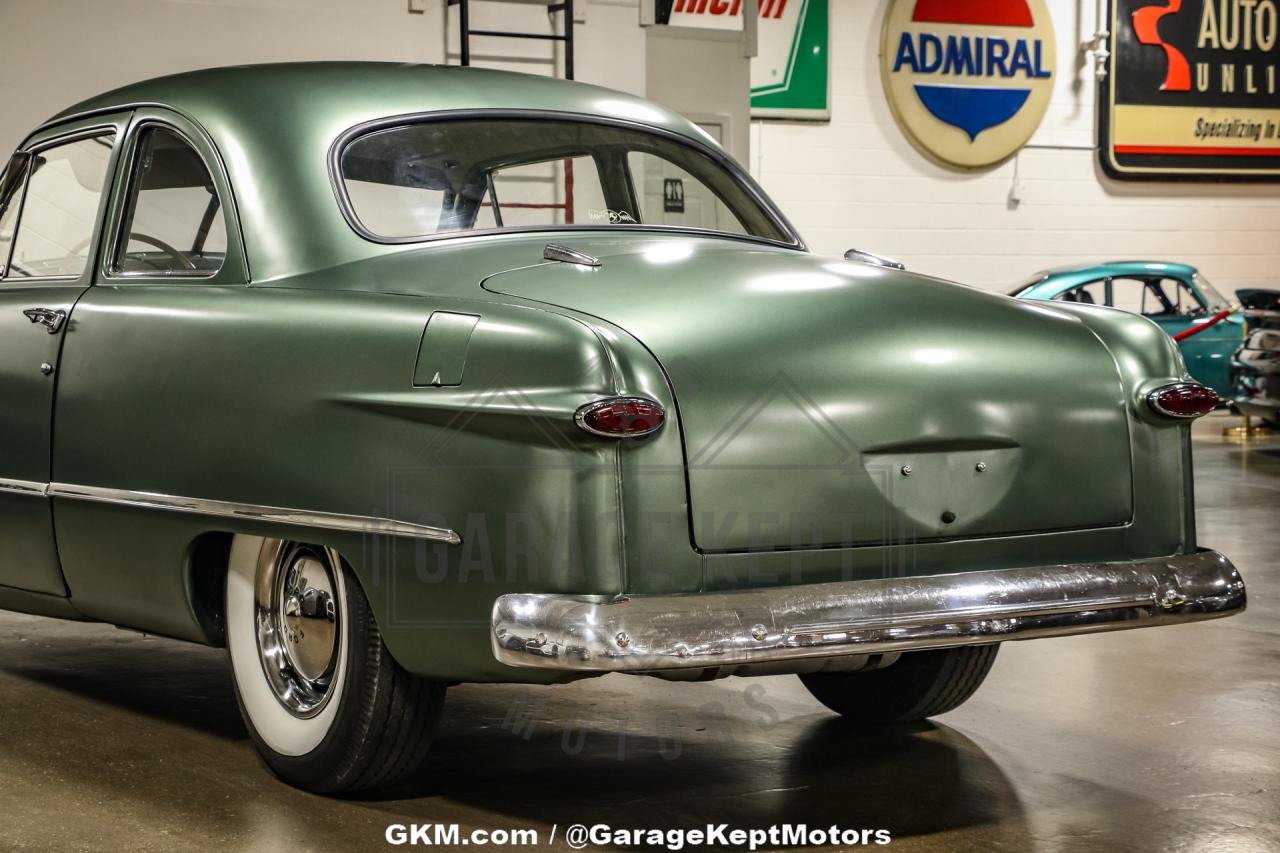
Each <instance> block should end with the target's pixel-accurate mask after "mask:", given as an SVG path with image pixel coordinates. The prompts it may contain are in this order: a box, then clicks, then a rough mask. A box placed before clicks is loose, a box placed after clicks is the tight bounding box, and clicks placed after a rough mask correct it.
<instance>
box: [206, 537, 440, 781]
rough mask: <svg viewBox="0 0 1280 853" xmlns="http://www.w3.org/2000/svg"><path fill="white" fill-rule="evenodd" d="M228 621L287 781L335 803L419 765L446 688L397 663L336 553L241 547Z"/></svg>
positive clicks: (251, 700)
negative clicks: (335, 796)
mask: <svg viewBox="0 0 1280 853" xmlns="http://www.w3.org/2000/svg"><path fill="white" fill-rule="evenodd" d="M226 616H227V649H228V652H229V654H230V658H231V670H232V674H233V676H234V678H235V685H236V697H237V699H238V700H239V702H240V711H241V713H242V715H243V716H244V720H245V725H246V726H247V727H248V729H249V735H250V737H251V738H252V739H253V742H254V744H255V745H256V746H257V748H258V751H259V752H261V753H262V756H263V758H264V759H266V762H267V764H268V765H269V766H270V767H271V769H272V770H274V771H275V773H276V774H277V775H279V776H280V777H281V778H282V779H284V780H285V781H286V782H289V783H290V784H292V785H296V786H298V787H300V788H305V789H307V790H309V791H315V792H317V793H333V792H337V791H349V790H356V789H359V788H371V787H378V786H383V785H389V784H391V783H393V782H396V781H398V780H400V779H403V778H405V777H407V776H409V775H410V774H412V773H413V772H414V771H415V770H416V769H417V768H418V767H419V765H421V763H422V761H423V759H424V758H425V757H426V752H427V747H428V745H429V744H430V742H431V735H432V733H433V731H434V729H435V726H436V723H437V721H438V719H439V716H440V710H441V706H442V705H443V701H444V693H445V686H444V685H443V684H440V683H438V682H432V681H427V680H424V679H420V678H417V677H415V676H413V675H411V674H409V673H408V672H406V671H405V670H404V669H402V668H401V667H400V665H399V664H398V663H396V662H395V660H394V659H392V657H391V654H390V653H389V652H388V651H387V647H386V645H385V644H384V643H383V642H382V634H381V633H380V632H379V630H378V625H377V622H375V621H374V618H373V613H372V611H371V610H370V608H369V602H368V600H367V599H366V598H365V595H364V592H363V591H362V590H361V589H360V585H359V583H357V581H356V579H355V577H354V576H353V575H352V574H351V571H350V569H348V568H347V567H346V566H345V565H344V564H343V561H342V558H341V557H340V556H339V555H338V553H337V552H336V551H334V550H333V549H331V548H323V547H320V546H316V545H308V544H305V543H301V542H288V541H285V540H281V539H262V538H259V537H254V536H237V537H236V540H235V542H234V543H233V544H232V547H231V559H230V565H229V566H228V571H227V586H226Z"/></svg>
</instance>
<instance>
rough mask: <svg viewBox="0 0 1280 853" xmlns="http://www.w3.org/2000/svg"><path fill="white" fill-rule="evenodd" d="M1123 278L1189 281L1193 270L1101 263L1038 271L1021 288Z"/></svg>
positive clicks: (1165, 264)
mask: <svg viewBox="0 0 1280 853" xmlns="http://www.w3.org/2000/svg"><path fill="white" fill-rule="evenodd" d="M1126 275H1170V276H1174V277H1176V278H1182V279H1191V278H1192V277H1194V276H1195V275H1196V268H1195V267H1193V266H1191V265H1190V264H1183V263H1176V262H1171V261H1102V262H1096V263H1084V264H1067V265H1065V266H1060V267H1052V268H1050V269H1046V270H1041V271H1040V272H1038V273H1036V274H1035V275H1033V276H1031V277H1030V279H1029V280H1028V281H1027V283H1026V285H1024V288H1030V287H1035V288H1037V289H1039V288H1041V287H1049V288H1052V289H1054V290H1057V289H1066V288H1068V287H1074V286H1075V285H1077V284H1083V283H1085V282H1088V281H1094V280H1096V279H1099V278H1107V277H1116V276H1126Z"/></svg>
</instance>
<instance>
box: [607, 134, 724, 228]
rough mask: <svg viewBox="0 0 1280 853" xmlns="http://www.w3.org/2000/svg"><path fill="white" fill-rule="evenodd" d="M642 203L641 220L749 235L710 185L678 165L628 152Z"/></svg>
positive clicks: (650, 155)
mask: <svg viewBox="0 0 1280 853" xmlns="http://www.w3.org/2000/svg"><path fill="white" fill-rule="evenodd" d="M627 164H628V165H629V166H630V167H631V182H632V184H634V186H635V189H636V196H638V200H639V202H640V221H641V222H647V223H650V224H659V225H675V226H683V227H685V228H705V229H708V230H711V231H726V232H728V233H730V234H745V233H747V229H746V228H744V227H743V225H742V223H741V222H739V221H738V218H737V217H736V216H734V215H733V211H731V210H730V209H729V206H728V205H727V204H725V203H724V202H723V201H721V200H720V197H719V196H717V195H716V194H715V193H714V192H713V191H712V190H711V188H710V187H708V186H707V185H706V184H704V183H703V182H702V181H700V180H698V179H697V178H695V177H694V176H693V175H691V174H689V173H688V172H686V171H685V170H684V169H681V168H680V167H679V166H677V165H676V164H674V163H672V162H670V161H669V160H665V159H663V158H662V157H658V156H656V155H654V154H649V153H648V152H642V151H632V152H631V153H630V154H628V155H627Z"/></svg>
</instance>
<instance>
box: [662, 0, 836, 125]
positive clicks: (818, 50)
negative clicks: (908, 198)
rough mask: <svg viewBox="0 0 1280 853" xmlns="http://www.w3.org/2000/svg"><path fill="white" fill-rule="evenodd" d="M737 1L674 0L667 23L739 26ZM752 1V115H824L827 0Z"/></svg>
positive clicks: (827, 69) (827, 76) (827, 88)
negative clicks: (755, 6) (756, 48)
mask: <svg viewBox="0 0 1280 853" xmlns="http://www.w3.org/2000/svg"><path fill="white" fill-rule="evenodd" d="M743 2H744V0H675V2H674V4H673V6H672V9H671V19H670V23H671V25H672V26H681V27H709V28H713V29H725V30H728V29H738V30H740V29H741V28H742V4H743ZM746 2H752V0H746ZM758 2H759V4H760V18H759V21H760V27H759V34H760V52H759V55H757V56H756V58H755V59H753V60H752V61H751V116H752V118H783V119H787V118H790V119H828V118H830V117H831V73H830V55H829V50H828V48H829V46H830V45H829V42H830V35H829V33H830V18H831V12H830V0H758Z"/></svg>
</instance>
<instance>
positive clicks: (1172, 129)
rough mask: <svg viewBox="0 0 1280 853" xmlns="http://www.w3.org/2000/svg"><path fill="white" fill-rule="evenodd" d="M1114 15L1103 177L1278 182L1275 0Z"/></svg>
mask: <svg viewBox="0 0 1280 853" xmlns="http://www.w3.org/2000/svg"><path fill="white" fill-rule="evenodd" d="M1111 12H1112V17H1111V30H1112V33H1113V54H1114V55H1113V57H1112V60H1111V74H1109V75H1108V80H1107V83H1106V84H1105V86H1106V89H1105V90H1104V98H1103V105H1104V108H1103V113H1102V117H1101V121H1100V122H1099V128H1100V132H1101V139H1100V148H1101V151H1102V164H1103V167H1104V168H1105V169H1106V170H1107V172H1108V173H1110V174H1111V175H1113V176H1115V177H1120V178H1184V179H1200V180H1277V179H1280V69H1278V68H1277V66H1278V65H1280V0H1160V2H1154V3H1153V2H1152V1H1151V0H1112V9H1111Z"/></svg>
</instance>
